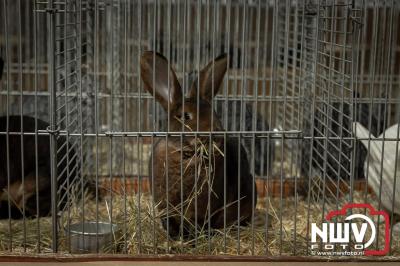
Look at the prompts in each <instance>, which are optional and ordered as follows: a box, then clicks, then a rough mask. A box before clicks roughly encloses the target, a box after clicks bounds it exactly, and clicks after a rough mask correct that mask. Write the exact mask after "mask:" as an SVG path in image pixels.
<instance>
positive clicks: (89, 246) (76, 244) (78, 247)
mask: <svg viewBox="0 0 400 266" xmlns="http://www.w3.org/2000/svg"><path fill="white" fill-rule="evenodd" d="M116 231H117V225H116V224H110V223H106V222H85V223H76V224H71V225H70V226H69V228H65V233H66V235H67V237H68V238H69V239H70V243H71V252H74V253H96V252H97V250H98V251H99V252H101V251H107V250H109V249H110V248H112V246H113V243H114V235H115V233H116ZM97 247H98V249H97Z"/></svg>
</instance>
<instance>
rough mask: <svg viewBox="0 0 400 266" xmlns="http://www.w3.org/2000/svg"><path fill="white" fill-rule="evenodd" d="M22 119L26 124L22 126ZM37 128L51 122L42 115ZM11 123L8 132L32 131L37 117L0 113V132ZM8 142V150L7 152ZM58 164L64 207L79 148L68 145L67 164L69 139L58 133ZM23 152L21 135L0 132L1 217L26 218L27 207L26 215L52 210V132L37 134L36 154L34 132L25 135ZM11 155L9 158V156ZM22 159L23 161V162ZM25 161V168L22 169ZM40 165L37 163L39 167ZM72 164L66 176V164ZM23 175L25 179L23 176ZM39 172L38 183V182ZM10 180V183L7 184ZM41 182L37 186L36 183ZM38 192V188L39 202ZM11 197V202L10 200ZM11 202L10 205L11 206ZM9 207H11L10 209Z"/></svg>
mask: <svg viewBox="0 0 400 266" xmlns="http://www.w3.org/2000/svg"><path fill="white" fill-rule="evenodd" d="M21 122H22V123H23V128H22V130H21ZM36 122H37V125H36V126H37V129H38V130H46V129H47V127H48V126H49V124H48V123H47V122H45V121H42V120H40V119H37V120H36ZM7 124H8V130H9V132H29V133H33V132H35V130H36V126H35V118H34V117H30V116H22V120H21V116H19V115H17V116H15V115H11V116H9V117H8V122H7V117H6V116H1V117H0V132H3V133H4V132H6V130H7ZM7 142H8V147H9V149H8V151H9V154H8V156H7ZM57 143H58V144H57V147H58V149H59V152H58V156H57V159H58V168H59V169H60V170H59V171H58V173H57V179H58V185H57V189H58V191H59V192H60V194H61V197H60V198H59V199H58V200H59V201H58V205H59V208H60V209H62V208H63V207H64V206H65V204H66V196H65V193H66V187H67V179H69V180H68V181H69V183H71V182H72V177H74V176H75V174H76V170H75V169H74V167H76V163H77V162H76V155H77V154H76V152H75V149H73V148H71V147H69V158H70V161H69V163H70V165H69V166H67V162H66V161H67V160H66V153H67V148H66V144H65V143H66V139H65V137H63V136H60V137H58V140H57ZM22 148H23V151H24V153H23V154H24V156H22V152H21V136H20V135H11V134H10V135H9V136H8V137H7V136H6V135H4V134H0V219H7V218H9V217H10V218H12V219H20V218H23V215H22V213H23V212H22V210H23V209H25V217H35V216H36V215H39V216H47V215H49V214H51V202H52V198H51V168H50V154H51V153H50V138H49V136H45V135H39V136H38V137H37V157H36V141H35V135H25V136H24V137H23V144H22ZM7 158H8V160H7ZM22 162H23V164H22ZM22 165H24V168H23V169H22ZM36 166H37V167H36ZM67 167H69V169H70V171H69V176H68V177H67V171H66V168H67ZM23 175H24V182H22V176H23ZM36 176H37V179H38V180H37V183H36ZM8 184H10V186H8ZM36 184H38V187H36ZM37 192H39V195H38V200H39V206H37V204H36V203H37ZM8 200H10V204H8ZM9 205H10V206H9ZM9 207H11V208H10V210H9Z"/></svg>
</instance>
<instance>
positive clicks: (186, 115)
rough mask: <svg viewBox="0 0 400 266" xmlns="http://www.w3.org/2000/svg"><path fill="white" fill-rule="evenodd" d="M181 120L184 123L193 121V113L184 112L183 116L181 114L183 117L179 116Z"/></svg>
mask: <svg viewBox="0 0 400 266" xmlns="http://www.w3.org/2000/svg"><path fill="white" fill-rule="evenodd" d="M179 119H180V120H183V121H187V120H191V119H192V114H191V113H187V112H184V113H183V114H181V115H180V116H179Z"/></svg>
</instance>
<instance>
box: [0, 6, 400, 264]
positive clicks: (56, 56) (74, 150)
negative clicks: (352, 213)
mask: <svg viewBox="0 0 400 266" xmlns="http://www.w3.org/2000/svg"><path fill="white" fill-rule="evenodd" d="M399 15H400V3H398V1H393V0H392V1H389V0H385V1H378V0H357V1H354V0H319V1H318V0H286V1H278V0H269V1H262V0H245V1H239V0H221V1H209V0H201V1H183V0H182V1H180V0H168V1H160V0H137V1H128V0H57V1H51V0H49V1H45V0H35V1H9V0H2V1H1V8H0V57H1V58H0V59H1V61H0V63H1V64H0V75H1V74H2V75H1V81H0V85H1V87H0V115H1V117H0V145H1V147H0V160H1V161H2V162H1V163H0V189H1V191H0V218H1V220H0V228H1V229H0V250H1V253H2V254H17V253H18V254H23V255H29V254H37V253H38V254H42V253H54V252H59V253H76V252H78V253H81V252H94V253H113V254H117V253H122V254H133V255H138V256H139V255H144V254H147V255H159V254H191V255H214V256H216V257H217V256H219V255H251V256H283V255H285V256H286V255H289V256H304V257H305V259H308V258H311V257H310V256H323V255H326V254H320V253H315V252H314V251H313V250H312V248H311V242H313V241H312V239H311V234H310V230H311V227H312V224H313V223H323V222H325V221H326V215H327V214H328V213H330V212H331V211H337V210H341V208H343V207H344V206H345V205H346V204H347V203H368V204H371V205H372V206H373V207H374V208H375V209H377V210H381V209H383V210H385V211H387V213H389V216H390V241H389V242H390V243H389V244H388V243H387V242H386V239H388V238H387V236H386V235H385V223H382V222H381V221H380V220H382V219H383V218H382V217H381V216H379V215H378V216H376V219H375V218H374V219H375V220H376V224H377V237H375V240H374V242H373V246H374V247H375V249H376V250H380V249H385V250H386V248H387V247H386V246H387V245H388V250H387V254H390V255H392V256H393V257H392V258H397V256H399V254H400V247H399V229H398V227H396V222H397V215H398V214H400V212H398V210H399V208H400V206H398V205H397V204H398V200H396V198H395V195H396V192H397V186H398V185H396V177H399V169H400V165H399V163H398V161H399V159H398V158H399V156H400V155H399V140H400V137H399V130H398V126H397V127H396V125H398V124H399V123H400V103H399V101H400V88H399V84H400V36H399V35H398V28H399V27H400V19H399ZM149 50H151V51H154V53H153V54H152V55H153V59H152V62H153V64H154V65H153V67H156V57H157V55H156V53H155V52H157V53H159V54H162V55H163V56H164V57H165V58H167V60H168V68H169V67H170V66H171V67H172V68H173V71H174V73H175V74H176V76H177V80H178V81H179V83H180V85H181V88H180V90H181V91H180V92H179V93H180V94H182V95H184V96H185V95H186V96H188V97H189V95H190V94H191V90H192V88H193V87H194V88H195V89H196V88H197V91H199V90H200V88H201V84H202V82H203V80H202V78H204V75H203V74H202V71H203V70H204V68H203V67H204V66H206V65H207V64H208V63H209V62H212V63H211V66H212V69H213V70H212V72H210V73H211V74H210V76H211V77H212V79H215V78H216V76H217V69H214V68H215V67H216V65H217V63H218V62H217V61H216V60H214V61H213V59H214V58H217V57H218V56H219V55H222V54H225V56H226V57H225V58H226V66H227V71H226V75H225V77H224V78H223V81H222V83H221V86H219V88H218V87H217V86H212V91H213V92H217V93H216V95H215V97H213V98H212V100H210V102H208V103H207V104H209V105H210V109H211V110H214V111H211V114H212V115H211V121H214V120H216V121H219V122H220V126H221V130H216V129H215V130H214V129H213V126H211V127H209V128H206V130H204V129H201V128H200V126H198V127H197V128H195V129H190V130H187V129H186V130H185V128H184V127H182V131H179V130H175V129H176V127H172V126H171V125H172V123H173V121H171V116H170V113H171V112H172V109H170V107H169V104H168V108H165V106H163V105H162V103H161V104H160V102H159V101H158V100H157V99H156V97H155V96H157V95H156V92H153V93H150V92H149V90H148V88H147V86H148V85H149V84H145V82H143V79H144V78H145V77H143V75H144V73H145V72H143V71H141V68H143V62H142V61H141V58H142V56H143V54H145V52H146V51H149ZM157 60H158V59H157ZM142 70H143V69H142ZM167 72H168V70H167ZM168 73H169V72H168ZM157 74H160V73H156V74H153V83H155V82H156V78H157ZM160 76H162V73H161V74H160ZM166 76H168V80H169V81H168V90H170V89H171V86H172V83H171V80H170V79H171V78H170V75H167V74H166ZM211 83H212V84H214V83H213V81H211ZM192 84H193V85H192ZM199 94H200V92H198V93H197V97H198V98H197V117H194V118H193V117H192V118H193V119H195V118H197V120H198V122H197V125H198V124H199V122H200V121H199V119H200V118H199V117H202V115H203V114H200V112H199V110H200V107H199V106H200V104H199V102H200V100H199V97H200V96H199ZM168 97H170V94H168ZM184 102H185V101H184ZM184 106H185V103H184V104H183V108H184ZM165 109H167V110H165ZM182 110H183V109H182ZM182 114H184V111H182ZM214 114H215V115H214ZM184 115H186V114H184ZM172 119H173V118H172ZM355 122H358V124H356V123H355ZM213 125H214V124H213ZM357 125H358V126H357ZM360 126H362V127H360ZM364 128H365V130H366V132H367V133H365V132H362V129H364ZM396 129H397V130H396ZM361 133H365V134H364V135H363V134H361ZM360 134H361V135H360ZM376 137H378V138H377V139H376ZM193 138H195V139H196V141H197V140H200V144H198V143H197V142H196V144H195V146H196V148H195V149H194V150H195V154H196V156H195V157H196V158H197V160H198V157H197V156H198V155H197V148H198V147H197V145H199V147H200V148H199V150H200V152H203V153H204V154H205V155H204V156H206V157H205V158H206V159H205V162H203V164H202V165H198V164H197V163H198V162H196V163H195V165H196V166H195V168H194V171H193V178H194V180H199V179H204V182H205V184H206V187H207V186H208V188H203V187H202V186H201V187H198V186H200V185H198V184H197V181H193V182H192V181H187V180H184V179H183V177H184V175H185V173H186V172H185V171H186V169H187V168H186V167H188V166H187V165H189V163H188V164H185V162H184V160H183V159H182V158H183V156H184V155H182V157H181V160H180V161H179V163H178V164H177V165H172V163H169V160H168V159H166V160H165V161H164V164H163V165H158V166H159V167H163V169H164V175H165V176H164V177H165V179H162V182H164V183H163V184H164V185H165V187H166V188H164V189H165V190H166V193H165V195H164V196H163V197H161V202H158V201H157V200H156V197H155V193H156V192H155V189H156V188H155V185H154V184H155V182H157V181H156V180H155V179H156V178H157V176H156V175H157V170H160V169H155V168H156V167H155V166H154V165H155V164H154V162H156V161H157V160H158V157H157V156H156V155H155V152H156V151H155V149H154V147H156V145H158V143H159V142H166V145H167V147H168V142H169V141H170V143H174V141H177V139H179V140H180V142H179V141H177V142H176V143H180V147H179V145H178V146H177V147H178V148H177V150H179V151H180V153H181V154H183V151H184V150H185V149H186V146H185V145H186V144H184V143H185V139H193ZM201 140H206V141H208V142H205V143H207V144H209V147H208V148H209V149H208V148H207V146H208V145H207V144H204V143H201ZM218 140H220V141H222V142H221V143H222V144H221V146H218V147H216V148H214V147H212V146H213V145H215V144H214V143H215V142H218ZM213 141H214V142H213ZM211 143H212V144H213V145H211ZM227 143H230V144H227ZM232 143H233V144H232ZM376 143H378V144H376ZM387 143H389V145H386V144H387ZM190 145H192V144H190ZM229 145H233V146H236V148H235V149H234V150H235V151H236V152H233V155H229V154H228V150H229V149H227V147H228V146H229ZM202 147H205V148H204V150H202V149H203V148H202ZM375 149H376V150H378V151H379V152H375ZM385 149H386V151H385ZM211 150H213V152H211ZM214 150H218V151H215V152H220V153H221V154H222V157H220V159H219V161H217V163H216V162H215V160H216V159H215V158H216V155H214ZM225 151H226V152H225ZM165 154H166V155H165V156H166V158H168V157H172V156H174V155H173V152H171V151H168V149H167V151H166V152H165ZM384 156H385V157H384ZM200 158H202V157H200ZM221 158H222V159H221ZM374 158H375V160H376V161H373V160H372V159H374ZM213 160H214V161H213ZM200 161H202V160H200ZM364 162H365V163H364ZM200 163H201V162H200ZM207 165H208V166H207ZM372 165H376V168H373V169H374V171H372V170H369V169H370V167H371V166H372ZM202 167H205V168H204V169H205V170H204V171H205V172H202V171H203V170H202ZM219 168H220V169H221V171H222V172H221V173H223V174H222V175H220V176H221V177H222V176H223V177H224V180H222V179H221V180H219V182H220V183H219V184H220V185H221V182H224V183H223V184H222V185H221V189H222V187H223V188H224V189H223V193H222V192H221V194H220V197H218V195H216V196H215V198H214V195H213V193H215V194H218V192H215V191H213V189H214V184H212V183H211V181H210V180H211V176H213V173H214V172H216V171H218V169H219ZM230 169H234V170H230ZM246 169H247V170H248V172H249V174H248V179H247V180H244V181H243V182H250V184H252V183H254V184H255V186H254V188H253V189H250V191H251V192H249V193H250V194H249V195H247V198H250V199H253V200H251V205H250V207H249V206H247V207H246V205H244V204H243V206H242V209H246V208H248V209H247V211H248V217H247V218H248V222H247V223H242V222H241V217H240V214H239V213H240V212H241V211H240V210H241V203H240V202H241V201H242V199H241V192H240V189H239V191H238V192H237V193H236V194H237V195H236V196H237V198H238V200H237V201H238V202H239V203H236V202H231V204H233V205H234V206H237V207H235V208H237V213H235V214H236V216H237V218H236V219H234V222H232V223H231V224H229V223H227V222H226V219H228V218H227V209H228V208H229V202H227V196H226V195H227V194H228V193H230V190H233V189H234V188H233V187H235V186H238V187H240V184H239V185H235V186H234V185H232V184H231V185H232V186H231V185H229V186H226V182H227V175H228V174H227V173H230V171H236V173H235V174H234V176H235V178H236V179H235V180H237V182H238V183H240V182H241V178H242V177H241V175H244V174H243V173H244V171H246ZM173 171H176V172H178V173H179V174H180V175H181V180H178V181H176V182H177V183H176V184H175V183H173V181H174V180H172V181H171V180H169V179H168V176H169V175H172V174H170V172H171V173H172V172H173ZM213 171H214V172H213ZM228 178H229V177H228ZM183 180H184V181H183ZM207 180H208V181H207ZM169 181H170V182H169ZM160 182H161V181H160ZM184 182H189V183H188V184H189V185H187V184H184ZM190 182H192V183H190ZM215 182H216V183H218V181H215ZM178 183H179V184H180V186H181V187H180V188H179V189H178V192H176V191H175V190H174V189H172V187H174V186H175V185H177V184H178ZM190 184H194V187H193V188H190V189H193V191H195V195H197V193H198V192H197V191H198V190H200V191H201V190H203V191H202V192H199V193H203V194H204V193H205V192H204V191H207V193H205V194H207V197H206V198H199V199H198V198H197V197H200V196H195V197H194V199H186V198H184V195H187V194H184V192H183V187H184V185H187V186H189V187H190ZM224 184H225V185H224ZM164 185H163V186H164ZM170 186H171V187H170ZM211 186H213V187H212V188H211ZM251 187H253V186H251ZM174 191H175V192H174ZM173 193H175V194H173ZM199 195H200V194H199ZM388 195H389V196H388ZM172 196H180V200H181V204H180V205H179V204H178V205H174V204H170V203H169V202H168V201H169V198H170V197H172ZM164 197H165V198H166V199H164ZM211 198H213V200H215V201H220V202H221V201H223V202H224V204H222V205H221V209H223V210H224V211H223V213H224V215H223V217H224V218H223V220H224V221H225V222H224V224H223V226H220V227H218V228H213V226H211V219H213V214H211V207H210V206H211V205H212V203H210V199H211ZM203 199H205V200H208V202H202V200H203ZM255 199H256V200H255ZM192 200H193V202H195V203H194V205H195V207H194V208H195V210H196V211H195V216H196V217H197V216H198V215H197V214H198V212H200V210H202V208H203V206H208V207H207V208H206V211H205V213H206V214H205V216H206V219H204V221H203V222H204V224H200V221H198V220H197V218H196V219H195V220H190V219H187V218H186V217H185V215H186V214H184V213H185V212H184V211H183V209H184V207H183V206H184V204H183V202H184V201H185V202H186V201H190V202H191V201H192ZM164 201H166V203H165V202H164ZM163 202H164V203H165V204H164V203H163ZM163 204H164V205H163ZM191 204H193V203H189V205H191ZM32 205H33V207H32ZM227 205H228V206H227ZM252 206H253V207H252ZM244 211H246V210H244ZM42 212H43V213H42ZM174 212H175V214H173V213H174ZM176 213H178V214H176ZM174 215H175V216H176V215H177V216H178V218H177V220H176V221H179V222H177V223H178V227H179V223H180V227H179V228H180V230H179V233H177V234H176V235H175V237H174V236H171V232H172V231H173V225H174V224H173V223H174V222H176V221H175V220H172V219H170V217H169V216H171V217H172V216H174ZM165 216H166V217H167V218H166V219H165ZM186 219H187V220H186ZM375 220H374V221H375ZM207 221H208V223H207ZM184 224H185V225H188V224H190V226H192V227H193V228H192V231H193V232H194V233H193V232H191V234H193V235H194V236H193V235H191V236H190V237H188V236H184V232H183V231H184V229H182V227H183V225H184ZM396 228H397V229H396ZM85 230H86V231H85ZM81 231H83V233H82V232H81ZM189 231H190V230H189ZM80 232H81V234H80ZM385 237H386V238H385ZM320 244H321V243H320ZM338 250H339V249H338V247H335V251H338ZM349 250H350V251H351V250H352V248H350V247H346V251H349ZM21 252H22V253H21ZM337 254H339V255H340V254H341V253H337ZM328 255H329V254H328ZM330 255H334V254H333V253H330ZM342 255H345V254H344V253H343V254H342ZM325 258H326V257H325Z"/></svg>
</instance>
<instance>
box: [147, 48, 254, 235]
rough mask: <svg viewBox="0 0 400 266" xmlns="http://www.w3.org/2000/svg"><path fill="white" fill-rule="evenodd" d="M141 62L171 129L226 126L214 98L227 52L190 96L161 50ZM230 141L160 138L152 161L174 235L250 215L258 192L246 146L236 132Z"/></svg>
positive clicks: (157, 195) (159, 200)
mask: <svg viewBox="0 0 400 266" xmlns="http://www.w3.org/2000/svg"><path fill="white" fill-rule="evenodd" d="M140 66H141V76H142V80H143V82H144V85H145V87H146V89H147V90H148V91H149V92H150V93H151V94H152V95H154V96H155V98H156V100H157V101H158V102H159V103H160V104H161V106H162V107H163V108H164V109H165V110H166V111H167V112H168V118H169V123H170V128H169V129H170V131H172V132H178V131H186V132H190V131H224V129H223V128H222V125H221V122H220V121H219V120H218V118H217V115H216V114H215V112H214V110H212V106H211V102H212V100H213V97H214V96H215V95H216V94H217V92H218V89H219V87H220V85H221V83H222V81H223V78H224V75H225V72H226V70H227V58H226V56H225V55H222V56H219V57H217V58H216V59H215V60H214V61H212V62H210V63H209V64H208V65H207V66H206V67H204V68H203V69H202V70H201V72H200V74H199V79H198V80H196V81H195V82H194V83H193V84H192V86H191V89H190V90H189V95H188V97H187V98H185V97H184V96H183V95H182V89H181V87H180V84H179V81H178V79H177V77H176V75H175V72H174V70H173V69H172V67H170V66H169V64H168V61H167V59H166V58H165V57H163V56H162V55H161V54H158V53H155V52H152V51H147V52H144V53H143V55H142V57H141V62H140ZM153 66H154V67H153ZM153 78H154V84H153ZM168 83H169V84H168ZM198 84H199V88H197V85H198ZM197 99H198V100H199V101H198V102H197ZM197 121H198V123H197ZM225 144H226V145H224V139H223V137H222V136H212V142H211V143H210V138H209V137H208V136H205V137H204V136H200V137H197V138H195V137H194V136H193V135H191V136H187V135H184V137H183V138H182V145H181V138H180V137H176V136H170V137H168V139H166V138H165V137H160V138H159V139H158V140H157V141H156V143H155V145H154V146H153V148H152V153H153V156H152V158H153V160H150V164H149V173H150V183H151V188H152V191H153V199H154V201H155V204H156V205H157V208H158V210H159V211H160V212H161V220H162V224H163V226H164V228H165V229H166V230H167V231H168V233H169V235H170V236H171V237H174V238H176V237H179V236H180V234H182V236H183V237H184V238H188V237H193V229H194V226H195V225H197V226H198V227H199V229H201V228H205V229H207V228H208V226H210V227H211V228H223V227H224V224H225V223H226V225H227V226H229V225H232V224H238V223H239V224H245V223H246V222H248V221H249V220H250V218H251V214H252V210H253V208H254V207H255V205H256V202H257V191H256V187H255V183H254V182H253V177H252V175H251V174H250V169H249V163H248V160H247V157H246V151H245V150H244V148H243V147H242V146H241V145H240V144H239V142H238V138H236V137H235V138H228V137H227V138H226V143H225ZM224 146H226V149H225V148H224ZM239 149H240V152H239ZM239 155H240V158H239ZM224 157H225V158H226V166H227V167H226V183H225V182H224V174H225V173H224V172H225V170H224ZM167 158H168V160H167ZM239 159H240V160H239ZM153 171H154V172H153ZM196 173H197V174H196ZM224 184H226V185H225V189H224ZM181 187H182V188H183V190H182V189H181ZM210 188H211V190H210ZM224 190H225V192H224ZM239 191H240V197H239V199H240V200H238V196H239V195H238V194H239ZM224 194H225V197H224ZM238 202H240V204H238ZM196 203H197V204H196ZM224 203H225V204H224ZM239 211H240V213H239ZM209 214H210V215H209ZM224 214H225V215H226V216H225V219H224ZM208 222H210V223H208ZM182 225H183V228H182V227H181V226H182Z"/></svg>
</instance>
